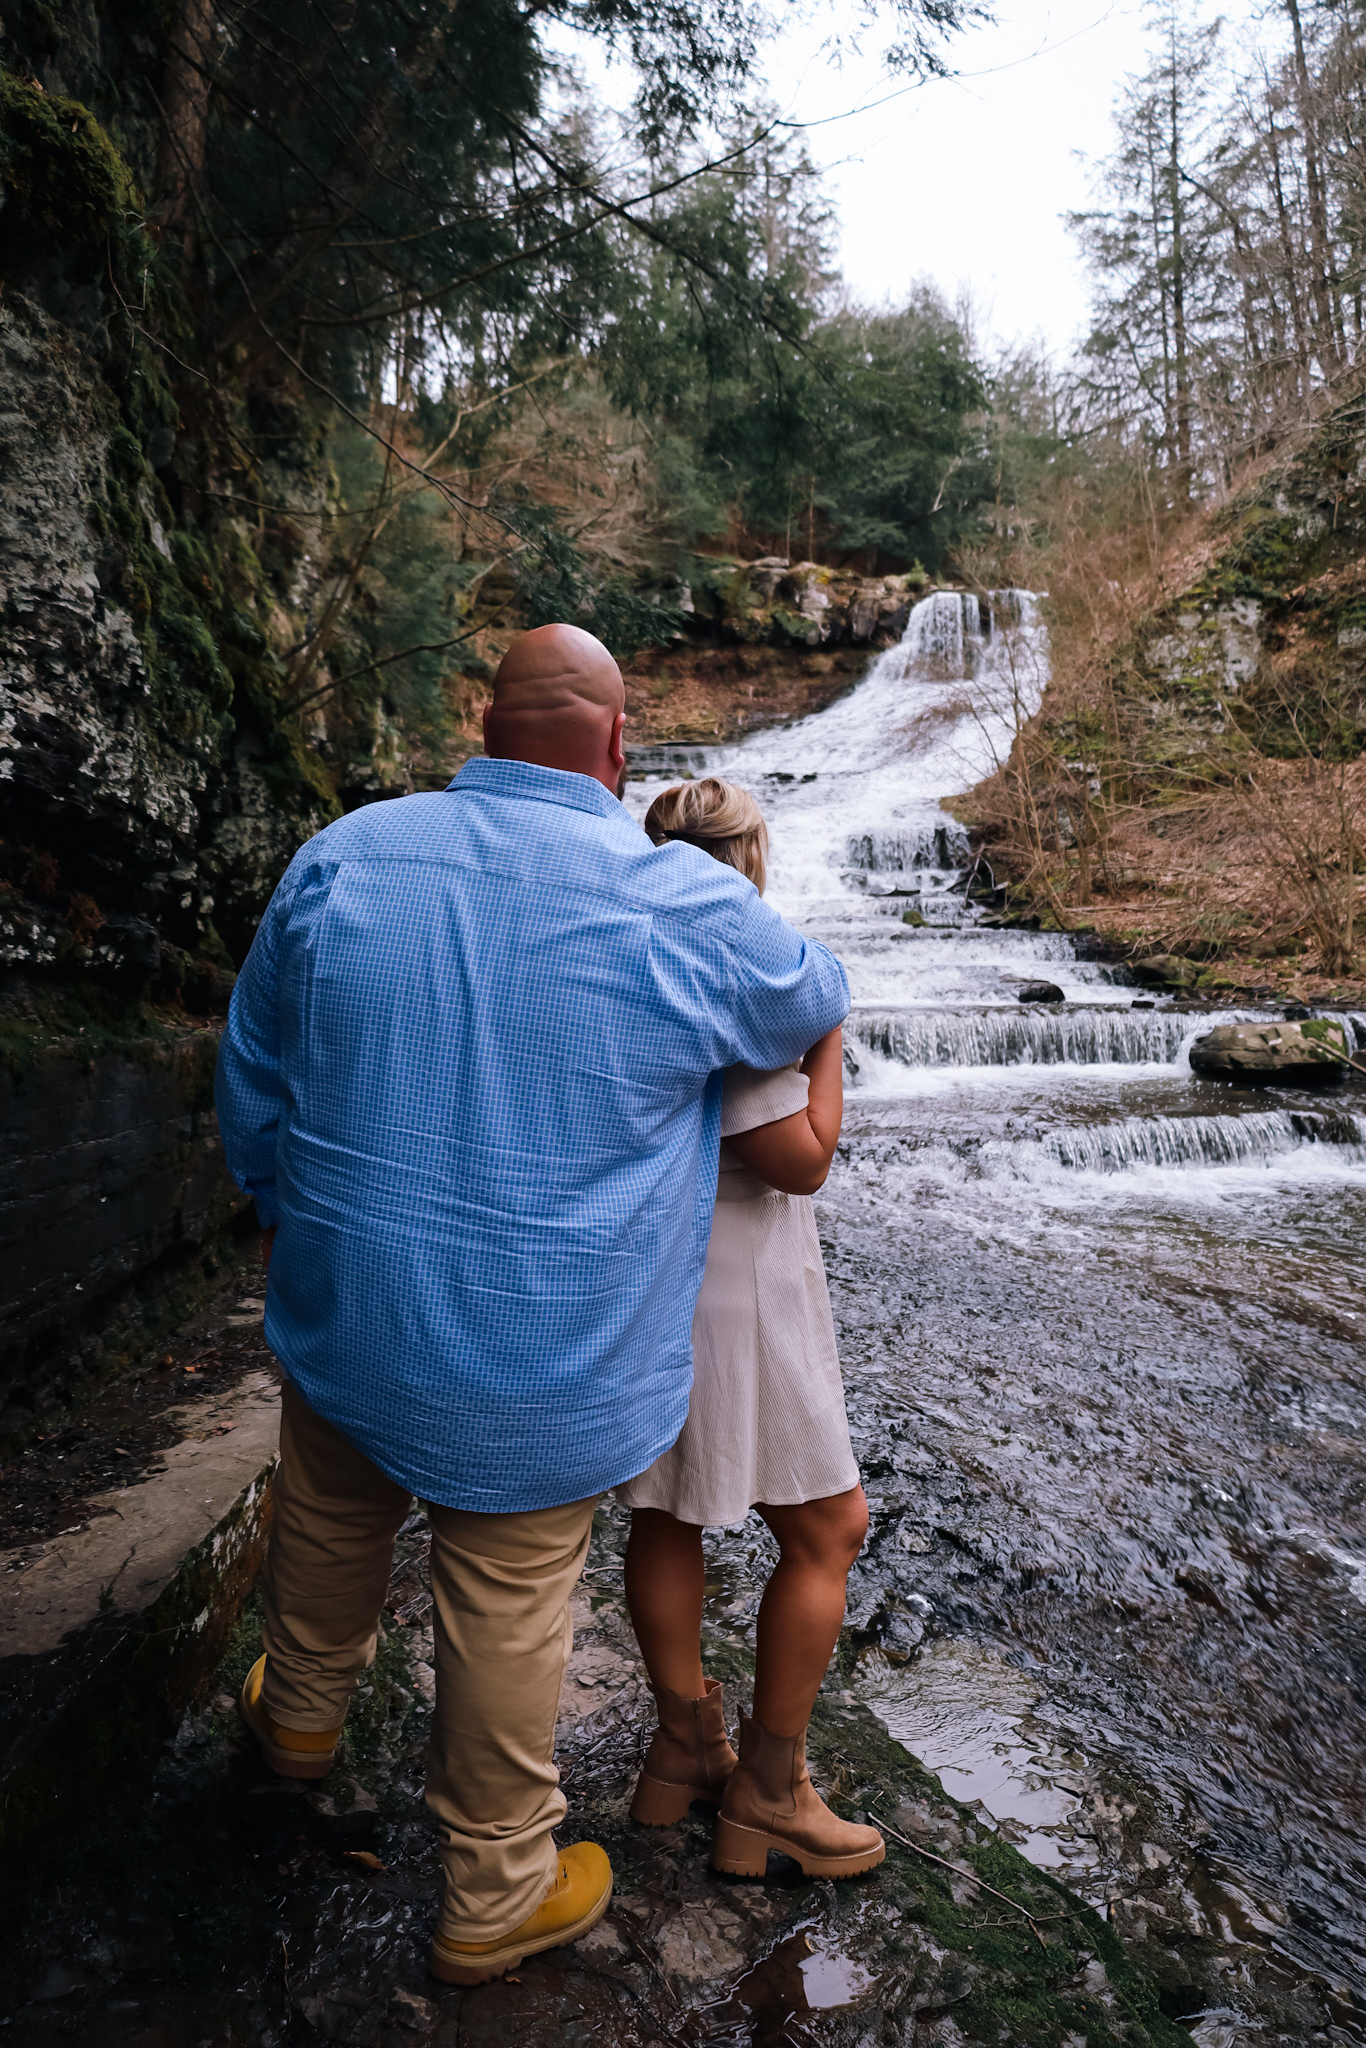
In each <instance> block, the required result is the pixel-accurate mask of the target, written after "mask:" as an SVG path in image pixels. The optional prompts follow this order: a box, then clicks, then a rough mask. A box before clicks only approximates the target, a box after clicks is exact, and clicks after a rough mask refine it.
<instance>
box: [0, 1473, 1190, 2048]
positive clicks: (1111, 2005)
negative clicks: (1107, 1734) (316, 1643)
mask: <svg viewBox="0 0 1366 2048" xmlns="http://www.w3.org/2000/svg"><path fill="white" fill-rule="evenodd" d="M624 1533H625V1522H624V1517H621V1516H618V1515H616V1514H614V1513H613V1512H611V1511H608V1512H606V1513H603V1514H601V1515H600V1516H599V1525H598V1529H597V1532H596V1534H595V1540H594V1545H593V1553H592V1558H591V1562H590V1566H589V1570H588V1573H587V1576H586V1578H585V1582H584V1588H583V1591H582V1594H581V1596H580V1599H579V1602H578V1610H577V1614H576V1622H577V1627H576V1637H575V1651H574V1657H573V1661H572V1664H571V1667H570V1672H569V1675H568V1679H567V1681H566V1686H565V1695H564V1701H563V1705H562V1709H561V1727H560V1752H561V1758H562V1763H563V1768H564V1775H565V1782H566V1790H567V1793H568V1797H569V1816H568V1822H567V1825H566V1828H565V1829H564V1831H563V1834H564V1839H567V1840H572V1839H575V1838H578V1837H582V1836H591V1837H593V1838H595V1839H597V1840H600V1841H602V1842H603V1843H604V1844H605V1845H606V1846H607V1848H608V1850H609V1853H610V1854H611V1856H612V1861H613V1865H614V1868H615V1871H616V1877H617V1894H616V1899H615V1901H614V1904H613V1907H612V1910H611V1912H610V1914H609V1916H608V1918H607V1919H606V1920H605V1921H604V1922H603V1924H602V1926H601V1927H600V1928H598V1929H597V1930H596V1931H595V1932H594V1934H593V1935H592V1936H591V1937H590V1938H589V1939H587V1940H586V1941H584V1942H581V1943H579V1944H578V1945H577V1947H575V1948H573V1949H569V1950H563V1951H559V1952H554V1953H551V1954H549V1955H547V1956H544V1957H540V1958H536V1959H534V1960H532V1961H529V1962H528V1963H527V1964H525V1965H524V1966H523V1968H522V1969H520V1970H519V1971H517V1972H515V1973H513V1975H512V1976H510V1977H508V1978H507V1979H505V1980H503V1981H501V1982H499V1983H497V1984H494V1985H490V1986H486V1987H483V1988H481V1989H479V1990H475V1991H460V1990H443V1989H442V1988H441V1987H440V1986H438V1985H436V1984H435V1983H433V1982H432V1981H431V1980H430V1979H429V1978H428V1977H427V1976H426V1974H425V1970H424V1954H425V1945H426V1941H427V1938H428V1934H429V1930H430V1924H431V1916H432V1906H433V1900H434V1896H435V1883H436V1858H435V1853H434V1843H433V1830H432V1827H431V1823H430V1821H429V1818H428V1816H427V1813H426V1809H425V1808H424V1806H423V1805H422V1800H421V1792H422V1774H423V1762H424V1751H425V1744H426V1733H427V1725H428V1720H429V1716H430V1711H431V1708H430V1702H431V1696H432V1690H433V1676H432V1667H431V1635H430V1594H429V1592H428V1589H427V1582H426V1571H425V1557H426V1545H427V1531H426V1524H425V1519H424V1518H423V1516H422V1514H421V1512H420V1511H415V1513H414V1514H413V1515H412V1516H411V1517H410V1519H409V1522H408V1524H407V1525H406V1527H405V1530H404V1532H403V1535H402V1537H401V1538H400V1543H399V1549H398V1555H397V1560H396V1569H395V1573H394V1578H393V1581H392V1584H391V1587H390V1594H389V1602H388V1619H387V1627H386V1631H385V1635H384V1638H383V1640H382V1643H381V1648H380V1653H379V1656H378V1659H377V1661H376V1664H375V1667H374V1670H373V1672H372V1674H371V1677H370V1680H369V1682H368V1683H367V1684H366V1686H365V1687H364V1688H363V1690H362V1693H361V1697H360V1699H359V1701H358V1703H357V1708H356V1711H355V1713H354V1715H353V1717H352V1721H351V1724H350V1727H349V1731H348V1735H347V1739H346V1744H345V1748H344V1752H343V1755H342V1758H341V1760H340V1761H339V1764H338V1767H337V1769H336V1770H335V1771H334V1772H333V1774H332V1775H331V1777H330V1778H328V1779H327V1780H326V1781H325V1782H324V1783H322V1784H321V1785H318V1786H312V1787H302V1786H289V1785H287V1784H284V1783H282V1782H280V1781H277V1780H275V1779H273V1778H271V1777H270V1776H269V1775H268V1774H267V1773H266V1772H265V1771H264V1770H263V1769H262V1767H261V1765H260V1762H259V1760H258V1758H257V1757H256V1755H255V1754H254V1752H253V1750H252V1748H251V1746H250V1744H249V1743H247V1742H246V1740H245V1739H244V1737H243V1736H242V1734H241V1732H240V1730H239V1727H238V1724H237V1721H236V1717H235V1713H234V1710H233V1701H234V1695H235V1692H236V1689H237V1687H238V1685H239V1684H240V1681H241V1678H242V1675H243V1674H244V1672H245V1671H246V1669H247V1667H248V1665H249V1663H250V1661H251V1659H252V1658H253V1657H254V1656H255V1655H256V1653H257V1646H258V1622H257V1617H256V1615H255V1613H254V1612H253V1611H251V1610H248V1612H247V1613H246V1614H245V1616H244V1617H243V1619H242V1620H241V1621H240V1622H239V1623H238V1625H237V1626H236V1628H235V1630H234V1631H233V1633H232V1636H231V1640H230V1642H229V1644H228V1648H227V1651H226V1654H225V1655H224V1656H223V1658H222V1660H221V1662H220V1663H219V1665H218V1668H217V1670H216V1672H215V1673H214V1675H213V1676H212V1678H211V1679H209V1681H208V1684H207V1688H206V1690H205V1691H204V1693H203V1703H202V1704H193V1705H191V1706H189V1707H188V1708H187V1710H186V1711H185V1713H184V1716H183V1718H182V1720H181V1722H180V1724H179V1727H178V1730H177V1732H176V1733H175V1734H174V1735H173V1737H172V1738H171V1740H170V1741H169V1743H168V1744H167V1745H166V1746H165V1748H164V1750H163V1752H162V1755H161V1759H160V1762H159V1764H158V1766H157V1768H156V1772H155V1780H154V1783H153V1786H152V1789H151V1796H150V1798H149V1797H148V1795H147V1787H146V1782H145V1780H143V1781H142V1782H140V1783H125V1784H124V1785H123V1786H120V1784H119V1783H118V1782H117V1781H116V1780H111V1781H110V1782H109V1783H108V1785H107V1787H106V1790H105V1794H104V1796H103V1797H102V1798H100V1799H98V1800H93V1801H91V1802H89V1803H88V1805H87V1806H86V1809H85V1812H84V1816H83V1822H82V1824H81V1826H80V1827H79V1828H78V1829H75V1830H73V1831H72V1833H71V1834H70V1835H69V1836H68V1838H67V1841H66V1855H65V1860H64V1861H63V1860H62V1859H61V1858H56V1859H55V1860H53V1861H52V1862H51V1863H50V1865H49V1868H48V1874H47V1879H46V1882H45V1883H44V1885H43V1886H42V1887H41V1890H40V1895H39V1896H38V1897H37V1898H36V1899H35V1898H32V1897H30V1898H29V1899H28V1901H27V1904H26V1909H25V1915H24V1918H23V1921H22V1925H21V1927H20V1930H19V1932H18V1935H17V1939H16V1941H15V1944H14V1948H15V1952H14V1954H13V1957H12V1961H11V1965H10V1967H9V1968H8V1969H7V1971H6V1972H5V1973H4V1978H3V1983H4V1990H3V1992H0V2000H3V2005H2V2006H0V2021H3V2022H5V2023H7V2024H8V2025H10V2026H12V2027H13V2029H14V2032H13V2033H12V2034H11V2035H10V2037H9V2038H12V2039H16V2040H23V2041H24V2042H25V2043H26V2044H34V2048H37V2044H41V2043H46V2042H48V2041H57V2040H68V2039H71V2038H73V2037H75V2038H81V2039H84V2040H90V2041H95V2040H98V2041H99V2042H100V2043H101V2044H102V2048H135V2044H138V2048H142V2044H151V2043H153V2042H155V2043H156V2044H157V2048H178V2044H181V2043H184V2044H185V2048H282V2044H291V2048H293V2044H304V2043H314V2042H319V2041H331V2042H344V2043H352V2044H356V2048H399V2044H403V2048H419V2044H423V2043H431V2044H433V2048H455V2044H456V2043H457V2042H458V2043H459V2044H460V2048H477V2044H484V2043H487V2044H490V2048H492V2044H494V2043H498V2044H504V2043H507V2042H509V2041H516V2042H518V2043H519V2044H520V2048H541V2044H546V2048H549V2044H551V2043H555V2044H557V2048H559V2044H568V2043H572V2044H587V2043H589V2042H594V2043H599V2042H601V2043H610V2044H613V2048H616V2044H620V2048H647V2044H651V2048H652V2044H655V2043H659V2044H664V2043H669V2044H693V2043H697V2044H701V2043H711V2042H716V2043H736V2044H740V2043H746V2044H753V2048H777V2044H779V2043H793V2044H796V2043H800V2042H803V2041H807V2042H811V2041H819V2042H821V2043H829V2044H831V2048H844V2044H848V2048H874V2044H883V2043H886V2044H893V2043H895V2044H902V2048H912V2044H914V2048H924V2044H927V2043H943V2044H951V2043H958V2042H991V2043H997V2042H1011V2043H1038V2044H1057V2048H1106V2044H1111V2043H1126V2044H1133V2048H1142V2044H1153V2048H1176V2044H1178V2043H1188V2042H1189V2040H1190V2036H1189V2034H1187V2033H1186V2032H1185V2031H1184V2030H1182V2029H1181V2028H1180V2027H1178V2026H1177V2025H1175V2024H1174V2023H1173V2021H1172V2020H1171V2019H1169V2018H1167V2017H1166V2016H1165V2015H1164V2012H1163V2010H1162V2007H1161V2003H1160V2001H1159V1999H1158V1997H1157V1995H1156V1993H1155V1992H1154V1989H1153V1987H1152V1985H1151V1983H1150V1982H1149V1981H1148V1979H1147V1978H1146V1976H1145V1975H1144V1973H1143V1971H1142V1969H1141V1968H1140V1967H1138V1966H1137V1965H1136V1964H1135V1963H1134V1962H1133V1961H1132V1960H1131V1959H1130V1958H1129V1957H1128V1956H1126V1953H1125V1951H1124V1948H1123V1947H1122V1945H1121V1943H1120V1941H1119V1940H1118V1939H1117V1938H1116V1935H1115V1934H1114V1932H1113V1931H1112V1930H1111V1929H1110V1928H1109V1927H1108V1926H1107V1925H1106V1923H1105V1922H1104V1921H1102V1920H1101V1919H1100V1918H1098V1917H1097V1915H1096V1914H1095V1913H1094V1912H1093V1911H1092V1910H1091V1909H1090V1908H1088V1907H1087V1906H1085V1905H1084V1904H1082V1903H1081V1902H1080V1901H1079V1900H1077V1899H1076V1898H1075V1897H1073V1896H1072V1895H1070V1894H1069V1893H1068V1892H1067V1891H1066V1890H1065V1889H1064V1887H1063V1886H1061V1885H1060V1884H1059V1883H1057V1882H1056V1881H1055V1880H1053V1879H1051V1878H1050V1877H1048V1876H1046V1875H1045V1874H1043V1873H1041V1872H1040V1871H1038V1870H1035V1869H1034V1868H1033V1867H1032V1866H1030V1865H1029V1864H1027V1863H1026V1862H1024V1861H1023V1859H1022V1858H1021V1857H1020V1856H1019V1855H1018V1854H1017V1853H1016V1851H1014V1850H1013V1849H1012V1848H1011V1847H1010V1846H1009V1845H1008V1844H1007V1843H1006V1842H1004V1841H1003V1840H1002V1839H1001V1837H1000V1835H999V1834H998V1833H996V1832H995V1831H994V1830H993V1829H992V1828H991V1826H990V1825H989V1823H986V1822H984V1821H983V1820H982V1819H980V1818H979V1817H978V1816H977V1815H976V1814H975V1813H973V1812H970V1811H968V1810H966V1809H964V1808H962V1807H960V1806H957V1805H956V1804H954V1803H953V1802H952V1801H950V1800H949V1799H947V1798H946V1797H945V1796H944V1794H943V1792H942V1790H941V1788H940V1786H939V1783H938V1781H937V1780H936V1779H934V1778H931V1777H929V1776H928V1775H927V1774H926V1773H925V1772H923V1771H922V1770H921V1769H920V1768H919V1766H918V1765H917V1764H916V1763H915V1761H914V1760H913V1759H912V1758H911V1757H910V1756H909V1755H908V1754H907V1753H906V1752H905V1751H904V1750H903V1749H902V1748H900V1747H899V1745H897V1744H896V1743H894V1742H892V1741H891V1740H890V1738H888V1737H887V1735H886V1734H885V1733H884V1731H883V1730H882V1729H881V1727H880V1725H879V1724H878V1723H877V1722H876V1721H875V1720H874V1719H873V1718H872V1716H871V1715H870V1714H869V1713H868V1712H867V1711H866V1710H864V1709H862V1708H861V1707H859V1706H858V1705H857V1704H856V1703H855V1701H854V1698H853V1695H852V1694H851V1693H849V1692H847V1691H846V1690H845V1689H844V1679H843V1678H842V1676H841V1675H840V1673H839V1672H838V1671H835V1672H833V1673H832V1676H831V1678H830V1680H829V1681H828V1683H827V1687H826V1689H825V1692H824V1694H823V1696H822V1698H821V1700H820V1702H819V1703H818V1708H817V1714H816V1718H815V1721H814V1724H813V1731H812V1742H811V1754H812V1763H813V1769H814V1771H815V1773H816V1775H817V1779H818V1782H819V1783H821V1784H822V1785H823V1786H824V1787H825V1788H826V1789H827V1791H828V1792H829V1794H830V1795H831V1796H832V1798H833V1801H834V1803H835V1804H836V1806H837V1807H838V1808H839V1810H840V1811H842V1812H844V1813H846V1814H850V1815H852V1814H854V1813H858V1812H866V1813H868V1814H870V1815H872V1816H874V1817H875V1818H876V1819H877V1820H878V1821H879V1822H880V1823H882V1824H883V1825H884V1826H885V1827H886V1828H887V1830H888V1833H889V1837H891V1842H890V1848H891V1853H890V1855H889V1857H888V1860H887V1862H886V1864H885V1865H884V1866H883V1868H882V1869H881V1870H880V1871H878V1872H875V1873H873V1874H872V1875H871V1876H870V1877H869V1878H868V1879H866V1880H861V1881H859V1882H857V1883H851V1884H845V1885H834V1884H830V1883H811V1882H807V1881H806V1880H804V1879H802V1878H801V1877H800V1876H799V1875H798V1873H797V1872H796V1868H795V1866H794V1865H783V1860H782V1859H778V1858H774V1859H772V1860H771V1864H770V1879H769V1882H768V1883H767V1884H758V1883H751V1882H741V1881H735V1880H732V1879H726V1878H720V1877H717V1876H715V1875H713V1874H712V1873H711V1872H710V1870H709V1869H708V1867H707V1862H706V1852H707V1844H708V1837H709V1829H708V1825H707V1823H706V1820H705V1819H704V1817H703V1816H702V1815H700V1814H697V1815H694V1816H693V1817H690V1818H689V1820H688V1821H686V1822H685V1823H684V1824H682V1825H681V1826H679V1827H677V1828H672V1829H668V1830H663V1831H659V1832H655V1831H646V1830H641V1829H636V1828H634V1827H632V1826H631V1824H630V1821H629V1819H628V1816H627V1811H626V1808H627V1801H628V1799H629V1796H630V1790H631V1786H632V1783H633V1779H634V1773H635V1770H636V1768H637V1766H638V1761H639V1756H640V1751H641V1746H642V1732H643V1730H644V1728H645V1726H646V1708H645V1700H646V1695H645V1689H644V1678H643V1673H642V1671H641V1669H640V1666H639V1664H638V1662H637V1660H636V1656H635V1651H634V1643H633V1639H632V1638H631V1635H630V1632H629V1627H628V1625H627V1623H626V1619H625V1614H624V1609H623V1605H622V1600H621V1594H620V1546H621V1543H622V1541H623V1538H624ZM730 1626H731V1624H729V1623H728V1622H727V1620H726V1617H725V1615H724V1613H718V1614H717V1615H716V1616H715V1618H714V1623H713V1625H712V1626H711V1631H710V1642H709V1650H708V1656H709V1664H710V1666H711V1668H713V1669H715V1670H717V1671H718V1672H721V1673H722V1674H723V1675H725V1676H726V1678H727V1680H728V1682H729V1684H730V1688H731V1697H732V1703H733V1704H737V1703H739V1702H740V1701H742V1700H743V1698H744V1696H745V1693H746V1689H747V1673H748V1655H747V1652H746V1651H745V1649H744V1647H743V1646H742V1645H741V1644H740V1643H739V1642H738V1641H737V1640H736V1639H735V1638H734V1636H732V1635H730V1634H728V1632H727V1631H728V1628H729V1627H730Z"/></svg>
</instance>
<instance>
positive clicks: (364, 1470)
mask: <svg viewBox="0 0 1366 2048" xmlns="http://www.w3.org/2000/svg"><path fill="white" fill-rule="evenodd" d="M595 1505H596V1501H594V1500H581V1501H574V1502H572V1503H571V1504H570V1505H569V1506H567V1507H558V1508H540V1509H537V1510H536V1511H534V1512H532V1513H528V1514H520V1515H480V1514H472V1513H469V1512H467V1511H466V1510H464V1509H461V1508H442V1507H432V1508H430V1509H429V1510H428V1512H429V1515H430V1519H431V1528H432V1559H431V1572H432V1599H433V1604H434V1607H435V1615H434V1632H435V1636H436V1713H435V1716H434V1718H433V1721H432V1734H431V1748H430V1751H429V1756H428V1765H427V1804H428V1806H430V1808H431V1810H432V1812H433V1813H434V1814H435V1815H436V1818H437V1821H438V1823H439V1827H440V1839H441V1860H442V1863H443V1865H444V1867H445V1880H446V1881H445V1889H444V1897H443V1900H442V1906H441V1914H440V1919H439V1922H438V1927H439V1931H440V1932H441V1933H442V1934H444V1935H445V1936H447V1937H448V1938H449V1939H450V1940H452V1941H469V1942H477V1941H495V1940H497V1939H498V1938H499V1937H500V1936H501V1935H504V1934H507V1933H509V1932H510V1931H511V1930H512V1928H514V1927H517V1926H519V1925H520V1924H521V1922H522V1921H523V1920H525V1919H526V1917H527V1915H528V1914H529V1913H532V1912H534V1911H535V1909H536V1907H537V1906H538V1905H539V1904H540V1902H541V1900H542V1899H543V1898H544V1896H545V1894H546V1892H547V1891H548V1889H549V1888H550V1885H551V1883H552V1882H553V1880H554V1877H555V1845H554V1842H553V1840H552V1838H551V1830H552V1829H553V1828H554V1827H556V1826H557V1825H558V1823H559V1822H560V1821H561V1820H562V1819H563V1818H564V1811H565V1801H564V1795H563V1793H562V1792H561V1791H560V1778H559V1772H558V1771H557V1770H556V1768H555V1761H554V1750H555V1717H556V1712H557V1710H558V1707H559V1699H560V1687H561V1685H562V1683H563V1680H564V1670H565V1665H566V1664H567V1662H568V1660H569V1652H570V1650H571V1649H572V1648H573V1639H574V1631H573V1625H572V1623H571V1621H570V1619H569V1596H570V1594H571V1592H572V1591H573V1589H574V1586H575V1584H576V1582H577V1580H578V1577H579V1573H580V1571H581V1569H582V1567H583V1560H584V1555H585V1553H586V1551H587V1549H588V1537H589V1531H590V1529H591V1527H592V1521H593V1509H594V1507H595ZM411 1506H412V1496H411V1495H410V1494H409V1493H408V1492H407V1490H406V1488H404V1487H402V1486H397V1485H395V1483H394V1481H393V1480H392V1479H387V1478H386V1477H385V1475H384V1474H383V1473H382V1472H381V1471H380V1470H379V1468H378V1467H377V1466H375V1465H373V1464H371V1462H370V1460H369V1459H368V1458H367V1457H366V1456H365V1455H364V1454H363V1452H361V1451H358V1450H357V1449H356V1447H355V1445H354V1444H352V1443H351V1442H350V1441H349V1440H348V1439H347V1438H346V1437H344V1436H343V1435H342V1434H341V1432H340V1430H337V1429H334V1428H333V1427H332V1425H331V1423H330V1422H324V1421H323V1420H322V1418H321V1416H318V1415H315V1414H314V1413H313V1410H312V1409H311V1408H310V1407H309V1406H308V1405H307V1403H306V1402H305V1401H304V1400H303V1399H302V1397H301V1396H300V1395H299V1394H298V1393H297V1392H296V1391H295V1390H294V1388H293V1387H290V1386H286V1387H285V1390H284V1401H283V1405H282V1408H281V1414H280V1465H279V1470H278V1472H277V1473H276V1477H275V1523H274V1528H273V1531H272V1534H271V1541H270V1554H269V1556H268V1558H267V1560H266V1568H265V1573H264V1575H263V1579H262V1589H261V1590H262V1597H263V1600H264V1603H265V1610H266V1623H265V1648H266V1672H265V1683H264V1686H263V1689H262V1703H263V1705H264V1706H265V1709H266V1712H267V1713H268V1714H269V1715H270V1716H271V1718H272V1719H273V1720H275V1721H278V1722H279V1723H280V1725H281V1726H282V1727H285V1728H296V1729H308V1730H312V1731H316V1730H321V1729H329V1728H339V1727H340V1726H341V1724H342V1722H343V1721H344V1720H345V1718H346V1710H347V1707H348V1706H349V1705H350V1703H351V1698H352V1695H353V1694H354V1692H355V1690H356V1686H357V1684H358V1682H359V1680H360V1677H361V1674H362V1673H363V1672H364V1671H365V1670H367V1669H368V1667H369V1666H370V1665H371V1664H372V1663H373V1661H374V1656H375V1647H376V1638H377V1631H378V1628H379V1617H380V1609H381V1607H382V1605H383V1601H384V1594H385V1589H386V1587H387V1586H388V1583H389V1571H390V1564H391V1560H392V1555H393V1547H394V1537H395V1536H396V1535H397V1533H398V1530H399V1526H400V1524H401V1523H402V1522H403V1520H404V1517H405V1516H406V1515H407V1514H408V1511H409V1509H410V1508H411Z"/></svg>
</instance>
